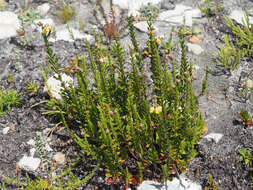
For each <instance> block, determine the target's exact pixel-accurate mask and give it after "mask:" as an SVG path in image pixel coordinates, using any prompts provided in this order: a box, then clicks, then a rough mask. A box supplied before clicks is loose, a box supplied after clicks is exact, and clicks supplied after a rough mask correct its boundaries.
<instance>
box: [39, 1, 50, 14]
mask: <svg viewBox="0 0 253 190" xmlns="http://www.w3.org/2000/svg"><path fill="white" fill-rule="evenodd" d="M49 10H50V5H49V4H48V3H44V4H42V5H40V6H38V7H37V9H36V11H37V12H38V13H39V14H40V15H41V16H45V15H46V14H47V13H48V11H49Z"/></svg>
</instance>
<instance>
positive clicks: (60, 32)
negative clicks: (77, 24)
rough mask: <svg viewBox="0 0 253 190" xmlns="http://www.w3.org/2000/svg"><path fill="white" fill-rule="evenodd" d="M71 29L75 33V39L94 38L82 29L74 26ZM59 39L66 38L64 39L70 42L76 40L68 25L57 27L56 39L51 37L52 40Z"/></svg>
mask: <svg viewBox="0 0 253 190" xmlns="http://www.w3.org/2000/svg"><path fill="white" fill-rule="evenodd" d="M70 30H71V31H72V33H73V36H74V39H84V40H88V41H90V40H91V39H92V36H91V35H88V34H82V33H81V32H80V31H78V30H76V29H74V28H70ZM58 40H64V41H68V42H74V40H73V39H72V37H71V35H70V32H69V30H68V29H67V28H66V26H64V27H63V26H60V27H57V28H56V39H54V38H52V37H51V38H50V39H49V41H50V42H55V41H58Z"/></svg>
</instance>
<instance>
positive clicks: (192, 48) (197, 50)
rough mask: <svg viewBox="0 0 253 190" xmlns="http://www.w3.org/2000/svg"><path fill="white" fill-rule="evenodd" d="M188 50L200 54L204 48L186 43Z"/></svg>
mask: <svg viewBox="0 0 253 190" xmlns="http://www.w3.org/2000/svg"><path fill="white" fill-rule="evenodd" d="M187 47H188V50H189V51H190V52H193V53H194V54H195V55H199V54H201V53H202V52H203V51H204V50H203V49H202V47H201V46H200V45H198V44H192V43H187Z"/></svg>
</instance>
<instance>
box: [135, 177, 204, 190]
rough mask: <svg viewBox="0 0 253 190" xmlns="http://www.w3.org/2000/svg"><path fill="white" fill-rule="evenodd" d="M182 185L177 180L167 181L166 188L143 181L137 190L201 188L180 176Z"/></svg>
mask: <svg viewBox="0 0 253 190" xmlns="http://www.w3.org/2000/svg"><path fill="white" fill-rule="evenodd" d="M180 179H181V181H182V184H183V185H181V184H180V182H179V180H178V179H177V178H174V179H173V180H172V181H167V182H166V186H167V187H166V186H165V185H162V184H160V183H157V182H153V181H144V182H143V183H142V184H141V185H140V186H139V187H138V188H137V190H158V189H159V190H201V186H200V185H199V184H197V183H195V182H192V181H191V180H189V179H187V178H186V177H185V176H184V175H181V176H180Z"/></svg>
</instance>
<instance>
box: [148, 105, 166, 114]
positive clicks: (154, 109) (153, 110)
mask: <svg viewBox="0 0 253 190" xmlns="http://www.w3.org/2000/svg"><path fill="white" fill-rule="evenodd" d="M162 111H163V108H162V106H156V107H154V106H152V107H150V108H149V112H150V113H156V114H159V113H161V112H162Z"/></svg>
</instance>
